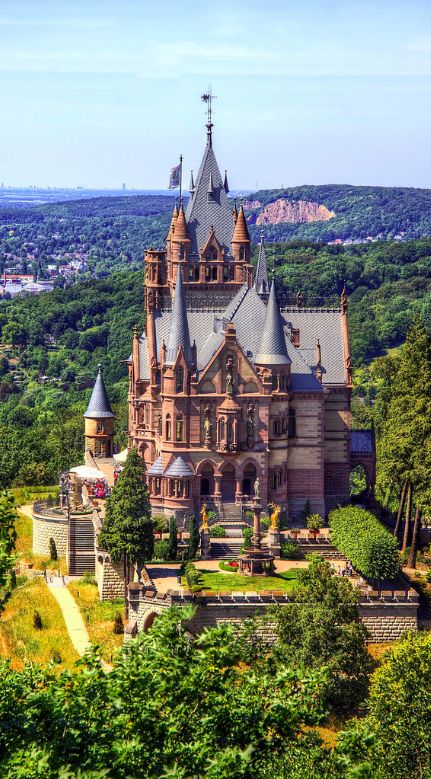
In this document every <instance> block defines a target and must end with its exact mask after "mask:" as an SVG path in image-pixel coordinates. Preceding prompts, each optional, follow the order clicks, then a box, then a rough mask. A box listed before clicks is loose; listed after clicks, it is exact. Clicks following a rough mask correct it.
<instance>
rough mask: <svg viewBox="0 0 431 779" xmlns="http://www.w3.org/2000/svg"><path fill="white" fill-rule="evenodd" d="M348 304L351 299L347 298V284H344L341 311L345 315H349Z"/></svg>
mask: <svg viewBox="0 0 431 779" xmlns="http://www.w3.org/2000/svg"><path fill="white" fill-rule="evenodd" d="M348 302H349V298H348V297H347V289H346V283H345V282H344V287H343V290H342V292H341V295H340V303H341V311H342V313H343V314H346V313H347V304H348Z"/></svg>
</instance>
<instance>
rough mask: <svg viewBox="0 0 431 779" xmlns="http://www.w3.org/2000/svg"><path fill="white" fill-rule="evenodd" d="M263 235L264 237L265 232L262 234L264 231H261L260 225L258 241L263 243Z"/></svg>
mask: <svg viewBox="0 0 431 779" xmlns="http://www.w3.org/2000/svg"><path fill="white" fill-rule="evenodd" d="M264 237H265V234H264V231H263V227H261V228H260V241H261V243H263V239H264Z"/></svg>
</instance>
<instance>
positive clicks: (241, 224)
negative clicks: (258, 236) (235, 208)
mask: <svg viewBox="0 0 431 779" xmlns="http://www.w3.org/2000/svg"><path fill="white" fill-rule="evenodd" d="M245 241H250V235H249V233H248V227H247V221H246V218H245V213H244V206H241V208H240V209H239V214H238V219H237V220H236V225H235V230H234V231H233V236H232V243H244V242H245Z"/></svg>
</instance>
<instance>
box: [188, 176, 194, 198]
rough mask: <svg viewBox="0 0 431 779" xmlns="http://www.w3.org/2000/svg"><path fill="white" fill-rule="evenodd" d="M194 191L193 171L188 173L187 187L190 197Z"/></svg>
mask: <svg viewBox="0 0 431 779" xmlns="http://www.w3.org/2000/svg"><path fill="white" fill-rule="evenodd" d="M194 191H195V181H194V178H193V171H192V170H191V171H190V186H189V192H190V194H191V195H193V192H194Z"/></svg>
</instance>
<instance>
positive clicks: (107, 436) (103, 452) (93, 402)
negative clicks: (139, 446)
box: [84, 365, 115, 457]
mask: <svg viewBox="0 0 431 779" xmlns="http://www.w3.org/2000/svg"><path fill="white" fill-rule="evenodd" d="M84 419H85V448H86V449H89V450H90V451H91V452H92V453H93V455H94V457H112V454H113V441H114V420H115V415H114V412H113V411H112V408H111V404H110V402H109V398H108V393H107V391H106V387H105V382H104V381H103V376H102V370H101V366H100V365H99V371H98V374H97V378H96V381H95V383H94V387H93V392H92V393H91V398H90V402H89V404H88V408H87V410H86V412H85V414H84Z"/></svg>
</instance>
